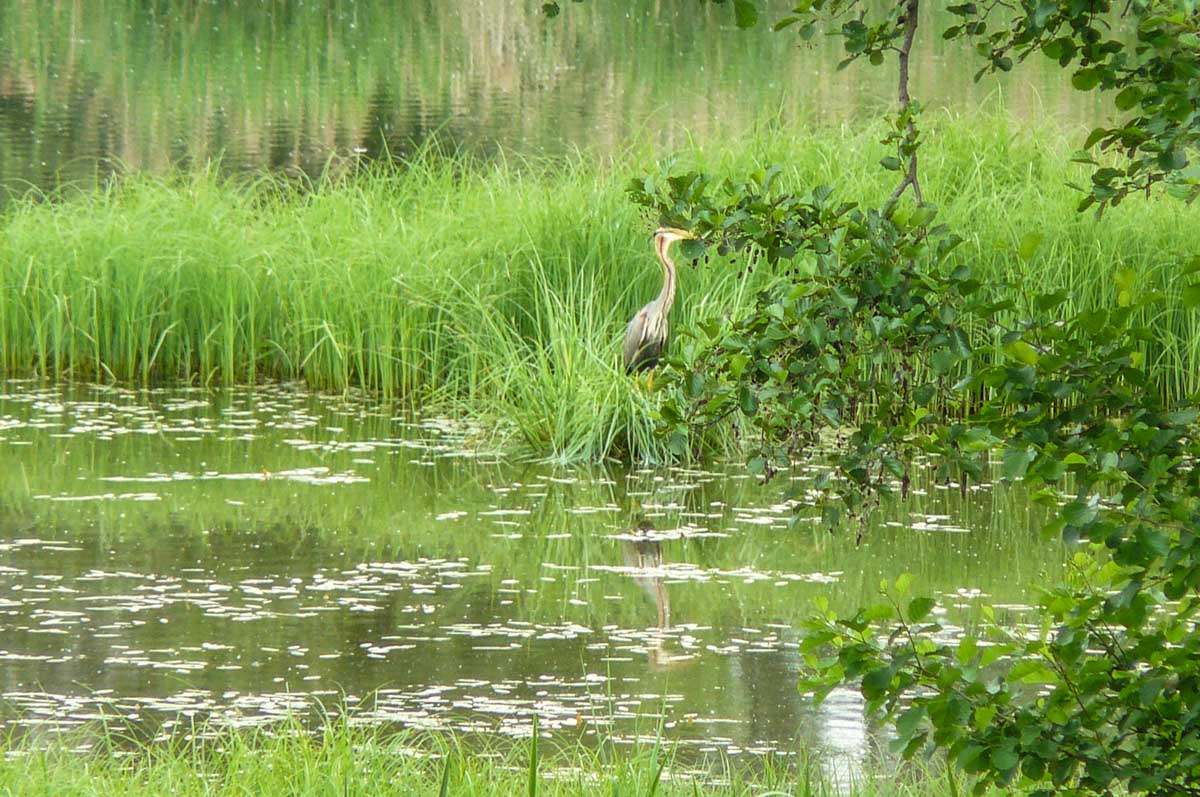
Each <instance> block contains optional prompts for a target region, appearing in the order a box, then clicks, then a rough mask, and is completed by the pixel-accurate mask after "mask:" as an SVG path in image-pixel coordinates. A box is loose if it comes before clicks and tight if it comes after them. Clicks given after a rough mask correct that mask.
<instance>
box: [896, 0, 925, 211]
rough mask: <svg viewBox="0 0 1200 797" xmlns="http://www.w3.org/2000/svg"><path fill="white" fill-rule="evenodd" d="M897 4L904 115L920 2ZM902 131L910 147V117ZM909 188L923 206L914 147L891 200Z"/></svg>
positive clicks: (900, 97)
mask: <svg viewBox="0 0 1200 797" xmlns="http://www.w3.org/2000/svg"><path fill="white" fill-rule="evenodd" d="M899 2H901V3H903V4H904V41H903V42H902V43H901V45H900V55H899V61H900V79H899V81H898V86H897V99H898V100H899V102H900V113H905V112H906V111H908V110H909V107H910V106H911V105H912V97H910V96H909V93H908V58H909V54H910V53H911V52H912V46H913V39H914V38H915V37H916V34H917V16H918V14H919V13H920V10H921V8H920V7H921V0H899ZM904 131H905V140H906V143H908V144H909V145H910V146H912V145H913V144H915V139H916V135H917V131H916V126H915V125H914V124H913V120H912V117H911V116H910V117H909V118H908V122H907V123H906V124H905V126H904ZM909 186H912V190H913V197H914V198H915V199H916V200H917V204H918V205H923V204H925V200H924V198H923V197H922V196H921V181H920V180H919V179H918V178H917V150H916V148H915V146H914V147H913V149H912V151H911V152H910V153H909V156H908V170H907V171H906V172H905V173H904V179H903V180H901V181H900V185H898V186H896V190H895V191H893V192H892V200H893V201H894V200H897V199H899V198H900V197H901V195H903V194H904V189H906V188H908V187H909Z"/></svg>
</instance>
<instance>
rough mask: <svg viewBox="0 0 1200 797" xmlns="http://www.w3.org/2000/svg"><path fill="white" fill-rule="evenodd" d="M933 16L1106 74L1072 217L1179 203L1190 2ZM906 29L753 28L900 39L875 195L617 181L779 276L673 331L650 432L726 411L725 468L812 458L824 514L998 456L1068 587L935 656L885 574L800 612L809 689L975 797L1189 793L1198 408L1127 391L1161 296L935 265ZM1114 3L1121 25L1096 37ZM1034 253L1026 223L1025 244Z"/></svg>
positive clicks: (1007, 63)
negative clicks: (804, 617)
mask: <svg viewBox="0 0 1200 797" xmlns="http://www.w3.org/2000/svg"><path fill="white" fill-rule="evenodd" d="M754 5H755V4H753V3H751V2H749V0H739V1H738V2H736V3H734V6H735V15H736V19H737V21H738V24H754V22H755V20H756V13H754V9H753V6H754ZM747 7H750V10H749V11H748V10H747ZM951 11H952V13H954V14H955V15H956V16H957V17H959V21H958V22H957V23H956V24H955V25H952V26H951V27H949V28H947V29H946V30H944V31H943V36H944V37H946V38H956V37H969V38H971V39H972V40H973V41H975V43H976V49H977V51H978V52H979V54H980V55H981V56H982V57H983V58H984V61H985V63H984V67H983V68H984V69H985V70H986V69H999V70H1008V69H1011V68H1013V66H1014V63H1015V62H1019V61H1020V60H1022V59H1024V58H1026V57H1027V56H1029V55H1030V54H1032V53H1035V52H1042V53H1044V54H1046V55H1048V56H1050V57H1053V58H1055V59H1056V60H1057V61H1058V62H1059V63H1060V64H1061V65H1062V66H1063V67H1064V68H1069V69H1071V70H1072V78H1071V79H1072V84H1073V85H1074V86H1075V87H1076V88H1078V89H1080V90H1095V89H1104V90H1113V102H1114V104H1115V106H1116V108H1117V110H1118V111H1120V112H1123V113H1125V114H1126V115H1125V117H1124V118H1123V119H1122V120H1121V121H1120V122H1119V124H1118V125H1117V126H1115V127H1112V128H1098V129H1096V130H1095V131H1093V132H1092V134H1091V135H1090V136H1089V137H1088V140H1087V141H1086V142H1085V149H1092V148H1094V147H1095V146H1096V145H1099V146H1100V149H1101V151H1102V152H1103V151H1109V152H1112V153H1115V154H1116V155H1118V156H1119V158H1117V159H1116V160H1114V161H1113V162H1112V164H1113V165H1109V164H1108V163H1101V162H1099V161H1097V160H1096V159H1094V158H1092V157H1091V156H1084V157H1080V158H1078V160H1081V161H1086V162H1087V163H1089V164H1090V165H1092V166H1093V167H1094V170H1093V172H1092V174H1091V185H1090V186H1088V187H1087V188H1086V189H1085V196H1084V197H1083V199H1082V201H1081V202H1080V203H1079V208H1080V209H1081V210H1082V209H1086V208H1089V207H1093V206H1094V207H1095V208H1096V209H1097V213H1099V212H1101V211H1104V210H1105V209H1107V208H1111V207H1114V206H1116V205H1117V204H1119V203H1120V202H1121V200H1122V199H1124V198H1125V197H1126V196H1128V195H1129V194H1131V193H1132V192H1135V191H1141V190H1148V189H1149V188H1150V187H1151V186H1153V185H1155V184H1156V183H1160V182H1166V183H1169V184H1170V187H1171V189H1172V191H1173V193H1175V194H1176V195H1178V196H1181V197H1183V198H1185V199H1188V200H1192V199H1195V197H1196V196H1197V193H1198V191H1200V182H1198V181H1197V177H1198V176H1200V175H1198V174H1197V173H1196V170H1195V167H1194V166H1190V165H1189V162H1188V155H1189V153H1190V152H1192V151H1193V150H1194V149H1195V147H1196V145H1197V142H1198V141H1200V114H1198V113H1197V110H1196V106H1197V100H1198V99H1200V60H1198V59H1197V57H1196V56H1197V45H1198V44H1200V38H1198V36H1197V34H1198V32H1200V12H1198V11H1197V9H1196V6H1195V4H1194V3H1192V2H1190V0H1176V1H1174V2H1172V1H1171V0H1161V1H1159V2H1156V1H1154V0H1149V1H1148V2H1139V1H1138V0H1132V2H1129V3H1125V4H1121V7H1120V10H1116V9H1115V8H1114V4H1112V3H1108V2H1102V1H1101V0H1097V1H1096V2H1081V1H1078V0H1064V1H1063V2H1052V1H1050V0H1020V1H1019V2H1018V1H1016V0H1014V1H1013V2H1005V0H999V1H998V2H994V3H986V4H975V3H963V4H959V5H955V6H952V7H951ZM918 18H919V0H903V2H897V3H890V4H883V5H876V4H870V3H864V2H859V0H805V1H804V2H801V3H800V4H798V5H797V6H796V7H795V9H794V10H793V12H792V14H791V15H789V16H787V17H785V18H784V19H782V20H780V21H779V23H778V25H777V27H778V28H780V29H785V28H792V27H794V28H796V29H797V30H799V31H800V35H801V36H802V37H810V36H812V35H813V34H814V32H815V31H816V30H818V29H819V28H820V27H822V26H824V27H825V28H826V29H827V30H828V31H829V32H830V33H831V34H833V35H839V36H841V37H842V39H843V41H844V44H845V49H846V52H847V58H846V63H850V62H852V61H855V60H858V59H860V58H865V59H867V60H868V61H870V62H871V63H873V64H880V63H883V62H884V60H885V59H886V58H887V57H888V56H889V55H891V54H892V53H895V54H896V56H897V60H898V64H899V67H900V69H899V85H898V108H897V112H896V115H895V116H894V117H893V120H892V131H893V132H891V133H889V135H888V136H887V137H886V138H885V143H887V144H889V145H892V146H895V147H896V148H897V154H896V155H895V156H889V157H887V158H885V159H884V160H883V161H882V163H881V165H882V166H883V167H884V168H885V169H890V170H894V171H901V172H903V177H902V179H901V182H900V184H899V186H898V187H897V188H896V190H895V192H894V193H893V194H892V196H891V197H890V198H889V199H888V200H887V201H886V202H885V203H883V204H882V205H881V206H880V207H878V208H875V209H870V208H867V209H864V208H860V207H858V206H856V205H854V204H852V203H846V202H841V201H838V200H836V199H834V197H833V192H832V191H831V190H829V189H826V188H818V189H814V190H812V191H811V192H809V193H808V194H807V195H806V196H804V197H797V196H795V195H791V194H787V193H781V192H775V191H772V186H771V182H772V180H771V178H772V173H771V172H766V173H763V174H762V175H759V176H756V177H755V179H752V180H750V181H747V182H744V183H741V184H736V183H732V182H728V181H727V182H724V183H717V182H715V181H713V180H711V179H710V178H708V177H706V176H704V175H701V174H677V175H671V176H670V177H669V178H668V179H666V180H663V181H660V182H658V183H657V184H656V183H654V182H653V181H651V182H649V183H648V182H646V181H639V182H638V183H635V185H634V186H633V188H632V193H633V195H634V198H635V199H636V200H637V201H639V202H640V203H641V204H643V205H644V206H646V207H648V208H650V209H652V211H653V212H654V213H656V214H657V215H660V216H662V217H664V218H666V219H669V220H670V221H672V222H673V223H675V224H678V225H680V226H691V227H692V228H694V229H696V230H698V231H700V232H702V233H704V234H705V236H706V237H707V238H708V240H709V241H710V242H713V243H715V244H716V246H717V248H718V251H723V250H726V249H729V248H734V249H737V248H740V247H747V246H748V247H750V248H751V250H752V251H756V252H758V253H760V255H761V257H762V262H763V263H764V264H765V265H766V267H767V268H773V269H777V270H779V271H780V272H782V275H783V276H784V279H783V280H781V282H779V283H777V284H775V285H774V286H773V287H772V288H771V289H770V290H767V291H764V292H762V293H761V294H760V296H759V299H758V303H757V305H756V306H755V308H754V309H753V311H752V312H751V313H750V314H748V315H745V316H738V317H734V318H726V319H713V320H711V321H710V322H708V323H701V324H698V325H697V328H696V331H695V332H694V333H693V336H692V339H691V340H690V341H688V342H687V343H686V344H685V345H684V346H683V347H681V351H680V352H679V353H678V354H677V355H676V357H675V358H674V360H673V362H672V365H673V367H674V371H673V373H672V374H671V376H670V377H669V378H667V379H665V380H663V382H664V383H665V385H666V391H667V395H666V399H665V402H664V405H663V409H662V420H663V426H664V431H665V432H666V433H667V434H668V435H670V438H669V439H670V440H671V443H672V447H674V448H680V447H682V446H683V445H685V444H686V440H687V434H688V433H689V432H690V431H692V430H695V429H697V428H703V427H705V426H706V425H708V424H711V423H713V422H714V421H715V420H717V419H724V418H727V417H731V416H732V417H735V418H737V419H738V421H739V422H740V423H741V424H744V425H745V426H748V427H750V428H752V429H753V430H754V431H755V432H756V433H757V435H756V438H757V439H758V440H759V441H760V443H759V449H758V451H757V452H756V454H755V456H754V457H753V458H752V459H751V460H750V463H749V464H750V468H751V469H752V470H755V471H758V472H761V473H763V474H765V475H767V476H769V475H770V474H771V471H772V469H773V468H774V467H777V466H778V465H779V464H781V463H784V462H787V461H788V460H789V459H790V457H791V456H792V455H793V454H794V453H795V452H796V451H797V450H805V449H811V448H813V447H815V446H818V445H827V446H829V447H830V448H831V449H832V452H833V453H832V455H831V456H832V459H833V462H834V464H835V470H836V474H835V475H834V476H833V478H831V479H830V480H829V481H828V482H827V483H826V484H824V485H822V486H823V487H824V488H825V493H826V496H827V497H828V501H827V506H829V507H831V509H830V510H829V511H827V513H826V515H827V518H828V519H829V520H830V521H831V522H833V521H836V520H837V512H838V510H843V509H844V510H849V512H850V513H851V514H852V515H854V516H857V517H859V518H861V517H862V516H863V514H864V512H865V511H867V510H869V509H870V507H871V506H872V505H873V504H874V503H876V502H878V501H879V500H882V499H884V498H886V497H888V496H889V495H891V494H892V493H894V492H899V493H901V494H903V493H904V492H905V491H906V486H907V483H908V479H909V470H910V468H912V467H914V466H915V464H916V463H919V462H924V461H929V462H932V463H933V465H934V467H935V468H936V469H937V472H938V474H939V476H940V477H942V478H945V479H946V480H948V481H949V480H951V479H956V480H958V482H959V484H960V485H961V486H962V488H963V489H966V486H967V484H968V481H969V480H971V479H978V478H980V477H982V476H983V475H985V473H987V468H988V467H989V465H990V464H991V462H992V460H993V459H995V460H997V461H998V467H999V470H1000V473H1001V475H1002V477H1003V478H1004V479H1006V480H1009V481H1017V480H1021V481H1024V482H1025V483H1027V484H1028V485H1030V486H1031V487H1032V488H1037V489H1038V490H1039V493H1038V496H1039V500H1041V501H1043V502H1045V503H1047V504H1048V505H1050V506H1052V507H1057V512H1056V514H1055V520H1054V521H1053V522H1052V523H1050V524H1049V527H1048V531H1051V532H1057V533H1060V534H1062V535H1063V536H1064V537H1065V538H1066V539H1067V540H1068V541H1076V542H1081V543H1084V544H1086V547H1081V548H1080V551H1079V554H1078V556H1077V557H1076V564H1077V568H1078V572H1077V575H1076V578H1075V579H1074V580H1073V581H1072V582H1070V583H1068V584H1066V585H1063V586H1058V587H1055V588H1052V589H1049V590H1047V591H1046V592H1045V594H1044V595H1043V597H1042V599H1041V602H1040V604H1039V607H1038V614H1039V619H1040V623H1039V624H1037V626H1036V628H1037V629H1038V632H1037V633H1035V634H1028V635H1027V634H1023V633H1016V632H1012V631H1007V630H1005V629H1004V628H1001V627H999V626H992V627H990V628H988V629H985V633H983V634H978V635H970V636H967V637H966V638H965V639H963V640H962V641H961V642H960V643H958V644H953V643H951V642H949V641H947V636H946V634H945V629H943V628H942V626H941V625H940V624H939V623H938V622H936V620H934V619H932V618H934V617H935V615H934V614H933V611H934V608H935V602H934V601H933V600H932V599H930V598H927V597H917V598H913V599H911V600H907V594H908V591H909V589H910V587H911V584H910V583H909V582H910V579H901V580H900V581H898V582H897V583H896V584H895V585H892V586H891V588H890V589H888V588H887V585H885V594H887V595H888V597H889V598H890V600H889V601H888V602H887V603H884V604H880V605H878V606H875V607H870V608H866V609H863V610H861V611H859V612H858V613H856V614H854V615H852V616H849V617H839V616H838V615H836V614H835V613H830V612H827V611H825V612H822V613H821V614H820V615H819V616H817V617H815V618H814V619H813V620H812V621H811V622H810V623H809V624H808V626H807V627H808V631H809V635H808V637H807V639H806V641H805V643H804V650H805V654H806V662H807V664H808V667H809V672H808V674H807V676H806V678H805V680H804V683H803V688H806V689H810V690H812V691H814V692H815V693H816V695H817V696H818V697H821V696H823V695H824V694H826V693H827V692H828V691H829V690H830V689H831V688H832V687H833V686H834V685H836V684H839V683H841V682H843V681H847V680H849V681H853V682H856V683H858V684H860V686H861V689H862V692H863V694H864V696H865V697H866V698H867V700H868V703H869V705H870V706H871V708H872V709H874V710H876V711H879V712H882V713H883V714H885V715H886V716H888V717H889V718H891V719H893V720H895V726H896V731H897V740H896V741H897V747H898V749H899V750H901V751H902V752H903V753H904V754H905V755H906V756H913V755H916V754H917V753H918V752H921V751H924V752H926V753H932V752H935V751H938V750H941V751H944V752H945V753H946V754H947V756H948V761H949V762H950V763H951V764H952V765H954V766H955V767H956V768H958V769H960V770H961V771H963V772H965V773H967V774H969V775H970V776H972V777H973V778H974V788H975V791H976V793H981V792H983V791H985V790H987V789H988V788H989V787H991V786H1010V785H1020V786H1022V787H1024V788H1028V789H1032V790H1033V791H1034V792H1035V793H1040V794H1051V793H1060V792H1064V791H1065V792H1074V793H1103V794H1109V793H1113V792H1114V791H1124V790H1127V791H1130V792H1146V793H1151V794H1180V793H1192V794H1195V793H1200V787H1198V786H1197V785H1196V784H1197V783H1200V706H1198V705H1197V702H1196V699H1195V695H1196V694H1197V692H1198V689H1200V642H1198V641H1197V640H1196V637H1195V634H1194V633H1193V626H1194V622H1195V613H1196V610H1197V607H1198V606H1200V602H1198V598H1200V596H1198V595H1197V588H1198V587H1200V544H1198V542H1197V531H1198V530H1200V472H1198V471H1197V470H1196V469H1195V468H1194V464H1195V462H1196V461H1197V458H1200V425H1198V424H1197V418H1198V417H1200V409H1197V407H1196V406H1195V402H1194V400H1187V401H1182V402H1179V403H1178V404H1177V405H1176V406H1170V405H1167V404H1165V403H1164V402H1163V401H1162V400H1161V398H1160V397H1159V395H1158V393H1157V392H1156V391H1154V390H1153V389H1151V388H1150V387H1149V386H1148V384H1147V381H1148V380H1147V378H1146V363H1145V359H1144V350H1145V346H1146V344H1147V342H1148V339H1149V337H1150V333H1149V331H1148V330H1147V329H1145V328H1143V327H1141V326H1139V325H1138V324H1137V323H1136V318H1137V317H1138V315H1137V314H1138V312H1139V309H1140V308H1141V307H1142V306H1144V305H1153V304H1156V303H1160V302H1161V301H1162V300H1163V299H1162V297H1161V296H1159V295H1156V294H1154V293H1153V292H1151V293H1148V294H1144V295H1141V296H1137V295H1136V290H1135V286H1134V285H1133V282H1132V280H1130V279H1129V277H1128V275H1121V274H1118V294H1117V296H1118V301H1117V303H1116V306H1110V307H1108V308H1098V309H1095V310H1089V311H1083V312H1070V311H1067V310H1066V309H1065V307H1064V303H1065V301H1066V299H1067V294H1066V293H1065V292H1061V291H1060V292H1051V293H1048V294H1043V295H1033V296H1031V297H1027V298H1028V299H1029V301H1027V302H1021V303H1018V302H1017V301H1016V298H1017V297H1019V296H1021V294H1022V291H1021V290H1020V289H1019V288H1018V287H1017V286H1013V285H1003V284H998V285H992V284H984V283H983V282H982V281H980V280H978V279H976V278H974V277H973V276H972V274H971V272H970V270H969V269H968V268H967V267H965V266H962V265H959V266H957V267H951V266H949V265H948V264H947V263H946V255H947V253H948V252H950V251H951V250H952V249H953V248H954V247H955V246H956V245H957V244H958V243H959V241H958V238H957V237H956V236H955V235H954V234H953V233H952V232H951V231H950V230H949V229H947V228H945V227H942V226H934V224H935V220H936V209H935V208H934V207H933V206H932V205H930V204H928V203H926V202H925V201H924V197H923V196H922V193H921V188H920V183H919V177H918V168H917V167H918V163H917V153H918V149H919V148H920V147H921V145H922V142H921V136H920V131H919V130H918V128H917V127H916V124H915V121H916V118H917V114H918V112H919V107H918V105H917V103H915V102H914V101H913V100H912V99H911V98H910V97H909V93H908V70H907V64H908V55H909V52H910V50H911V47H912V42H913V37H914V33H915V29H916V27H917V20H918ZM1120 19H1125V20H1127V24H1128V25H1130V26H1131V28H1132V30H1131V31H1128V34H1129V37H1130V38H1131V40H1130V39H1126V40H1122V39H1121V38H1120V37H1119V36H1118V37H1117V38H1109V37H1108V35H1107V31H1108V29H1109V26H1110V24H1111V23H1113V22H1114V21H1118V20H1120ZM906 195H911V197H912V199H913V200H915V204H910V203H908V202H907V200H906V199H905V196H906ZM1026 241H1027V242H1028V243H1026ZM1037 245H1038V238H1037V236H1036V231H1030V233H1029V235H1028V236H1027V238H1026V239H1025V241H1023V242H1022V245H1021V247H1020V248H1021V250H1023V251H1022V254H1023V255H1024V256H1030V255H1032V254H1033V252H1034V251H1036V248H1037ZM1198 270H1200V261H1197V260H1193V261H1191V264H1190V265H1187V266H1186V267H1185V268H1184V269H1183V270H1182V272H1181V277H1182V278H1183V279H1185V280H1187V283H1186V284H1185V285H1184V286H1183V295H1184V301H1185V303H1187V304H1188V306H1190V307H1195V306H1196V304H1197V303H1198V302H1197V299H1198V294H1200V290H1197V288H1196V287H1195V286H1196V283H1195V280H1194V277H1193V276H1192V275H1194V274H1195V272H1196V271H1198ZM1029 310H1033V311H1035V312H1034V313H1032V314H1030V313H1029V312H1028V311H1029ZM1056 314H1057V315H1061V318H1053V317H1052V316H1054V315H1056ZM1085 551H1086V553H1085ZM905 600H907V603H905V602H904V601H905Z"/></svg>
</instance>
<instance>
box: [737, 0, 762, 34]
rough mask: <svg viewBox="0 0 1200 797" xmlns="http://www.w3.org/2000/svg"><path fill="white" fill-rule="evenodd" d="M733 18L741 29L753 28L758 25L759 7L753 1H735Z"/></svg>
mask: <svg viewBox="0 0 1200 797" xmlns="http://www.w3.org/2000/svg"><path fill="white" fill-rule="evenodd" d="M733 18H734V21H735V22H736V23H737V26H738V27H739V28H742V29H743V30H744V29H746V28H753V27H754V26H755V25H757V24H758V7H757V6H756V5H755V4H754V3H753V2H751V0H733Z"/></svg>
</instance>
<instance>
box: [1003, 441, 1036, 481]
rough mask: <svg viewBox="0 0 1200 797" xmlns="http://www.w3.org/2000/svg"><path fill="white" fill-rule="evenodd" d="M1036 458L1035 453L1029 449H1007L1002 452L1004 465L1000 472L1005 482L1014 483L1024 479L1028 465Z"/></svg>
mask: <svg viewBox="0 0 1200 797" xmlns="http://www.w3.org/2000/svg"><path fill="white" fill-rule="evenodd" d="M1036 457H1037V452H1035V451H1033V450H1032V449H1029V448H1009V449H1006V450H1005V451H1004V464H1003V465H1002V466H1001V469H1000V472H1001V475H1002V476H1003V477H1004V479H1005V481H1010V482H1015V481H1020V480H1021V479H1023V478H1025V471H1027V470H1029V463H1031V462H1033V460H1034V459H1035V458H1036Z"/></svg>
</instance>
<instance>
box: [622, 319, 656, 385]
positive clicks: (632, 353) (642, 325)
mask: <svg viewBox="0 0 1200 797" xmlns="http://www.w3.org/2000/svg"><path fill="white" fill-rule="evenodd" d="M646 322H647V312H646V310H645V309H643V310H642V311H641V312H639V313H638V314H637V315H635V316H634V317H633V318H632V319H631V320H630V321H629V326H628V327H626V328H625V346H624V347H623V349H622V354H623V356H624V360H625V371H626V372H627V373H634V372H636V371H644V370H646V369H647V368H653V367H654V366H655V365H656V364H657V363H658V357H659V355H660V354H662V348H663V343H665V342H666V341H665V339H658V340H653V339H651V338H650V334H649V332H650V331H649V330H648V329H647V323H646Z"/></svg>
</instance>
